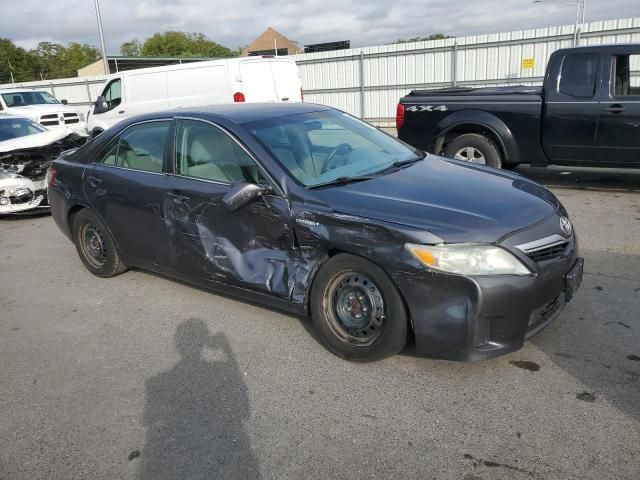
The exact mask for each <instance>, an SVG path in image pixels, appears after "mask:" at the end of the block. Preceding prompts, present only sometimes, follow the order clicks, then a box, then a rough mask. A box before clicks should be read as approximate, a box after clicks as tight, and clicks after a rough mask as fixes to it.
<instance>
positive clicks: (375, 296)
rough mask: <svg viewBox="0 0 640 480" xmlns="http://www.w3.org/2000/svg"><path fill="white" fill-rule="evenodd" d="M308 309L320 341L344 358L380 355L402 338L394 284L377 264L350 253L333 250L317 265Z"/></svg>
mask: <svg viewBox="0 0 640 480" xmlns="http://www.w3.org/2000/svg"><path fill="white" fill-rule="evenodd" d="M311 313H312V318H313V323H314V325H315V328H316V330H317V332H318V334H319V335H320V337H321V340H322V342H323V343H324V345H325V346H326V347H327V348H328V349H329V350H330V351H331V352H333V353H335V354H336V355H338V356H340V357H342V358H345V359H347V360H353V361H362V362H366V361H375V360H381V359H383V358H386V357H389V356H391V355H394V354H396V353H398V352H400V351H401V350H402V349H403V347H404V346H405V343H406V341H407V329H408V318H407V312H406V309H405V307H404V303H403V301H402V297H401V296H400V293H399V292H398V290H397V288H396V287H395V285H394V284H393V282H391V280H390V279H389V277H388V276H387V275H386V273H385V272H384V271H383V270H382V269H381V268H380V267H378V266H376V265H374V264H373V263H371V262H369V261H367V260H365V259H363V258H360V257H356V256H354V255H348V254H339V255H336V256H334V257H332V258H331V259H329V260H328V261H327V263H325V264H324V265H323V266H322V268H321V269H320V271H319V272H318V274H317V276H316V279H315V281H314V283H313V287H312V290H311Z"/></svg>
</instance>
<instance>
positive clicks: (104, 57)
mask: <svg viewBox="0 0 640 480" xmlns="http://www.w3.org/2000/svg"><path fill="white" fill-rule="evenodd" d="M95 5H96V18H97V20H98V33H99V34H100V48H101V50H102V63H103V65H104V73H105V75H109V73H110V72H109V59H107V49H106V48H105V46H104V34H103V33H102V17H101V16H100V4H99V3H98V0H95Z"/></svg>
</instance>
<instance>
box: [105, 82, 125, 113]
mask: <svg viewBox="0 0 640 480" xmlns="http://www.w3.org/2000/svg"><path fill="white" fill-rule="evenodd" d="M102 96H103V97H104V100H105V101H106V102H107V111H109V110H113V109H114V108H116V107H117V106H118V105H120V103H121V102H122V81H121V80H120V79H119V78H118V79H116V80H114V81H112V82H111V83H110V84H109V85H107V87H106V88H105V89H104V91H103V92H102Z"/></svg>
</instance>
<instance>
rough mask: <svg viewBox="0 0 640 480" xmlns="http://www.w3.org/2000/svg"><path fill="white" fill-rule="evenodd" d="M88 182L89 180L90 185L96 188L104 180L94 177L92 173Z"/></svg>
mask: <svg viewBox="0 0 640 480" xmlns="http://www.w3.org/2000/svg"><path fill="white" fill-rule="evenodd" d="M87 182H89V185H91V186H92V187H94V188H95V187H98V186H100V185H102V180H100V179H99V178H97V177H93V176H91V175H89V176H88V177H87Z"/></svg>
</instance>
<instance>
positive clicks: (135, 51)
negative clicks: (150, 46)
mask: <svg viewBox="0 0 640 480" xmlns="http://www.w3.org/2000/svg"><path fill="white" fill-rule="evenodd" d="M120 55H124V56H125V57H139V56H140V55H142V42H141V41H140V40H138V39H137V38H134V39H133V40H130V41H128V42H124V43H123V44H122V45H120Z"/></svg>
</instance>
